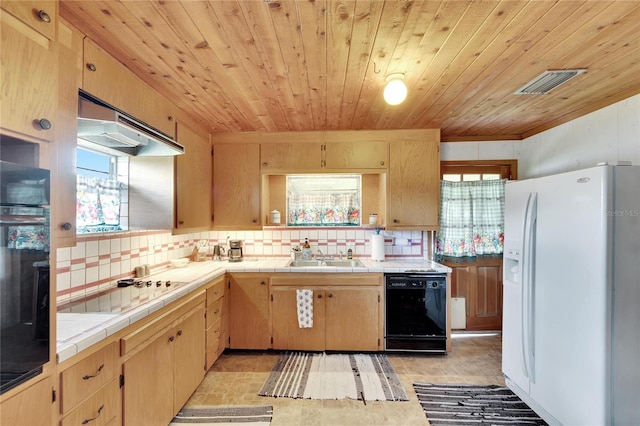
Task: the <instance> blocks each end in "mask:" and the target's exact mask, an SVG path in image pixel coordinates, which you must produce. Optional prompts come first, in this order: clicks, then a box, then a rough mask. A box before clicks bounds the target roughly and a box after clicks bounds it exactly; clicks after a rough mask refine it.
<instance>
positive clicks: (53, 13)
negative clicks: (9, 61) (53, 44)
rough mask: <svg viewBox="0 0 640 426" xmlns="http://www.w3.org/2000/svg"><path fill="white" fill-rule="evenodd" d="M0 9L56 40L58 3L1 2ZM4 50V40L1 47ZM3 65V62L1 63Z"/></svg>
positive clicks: (30, 1)
mask: <svg viewBox="0 0 640 426" xmlns="http://www.w3.org/2000/svg"><path fill="white" fill-rule="evenodd" d="M0 7H1V8H2V9H4V10H6V11H7V12H9V13H10V14H12V15H13V16H15V17H16V18H18V19H19V20H20V21H22V22H23V23H25V24H26V25H28V26H29V27H31V28H33V29H34V30H36V31H37V32H39V33H40V34H42V35H43V36H45V37H46V38H48V39H49V40H55V39H56V25H57V22H58V2H57V1H48V0H20V1H3V2H1V3H0ZM2 48H3V49H4V48H5V46H4V40H3V46H2ZM2 64H3V65H4V62H3V63H2Z"/></svg>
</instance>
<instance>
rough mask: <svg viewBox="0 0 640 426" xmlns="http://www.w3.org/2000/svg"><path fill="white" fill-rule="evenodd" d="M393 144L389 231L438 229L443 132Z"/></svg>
mask: <svg viewBox="0 0 640 426" xmlns="http://www.w3.org/2000/svg"><path fill="white" fill-rule="evenodd" d="M433 133H434V135H432V137H427V138H425V139H421V140H417V139H416V140H397V141H393V142H391V143H390V144H389V183H388V189H387V228H388V229H424V230H430V229H437V228H438V226H439V219H438V217H439V213H440V141H439V132H435V131H434V132H433Z"/></svg>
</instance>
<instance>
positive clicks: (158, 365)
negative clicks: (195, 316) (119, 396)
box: [122, 330, 175, 426]
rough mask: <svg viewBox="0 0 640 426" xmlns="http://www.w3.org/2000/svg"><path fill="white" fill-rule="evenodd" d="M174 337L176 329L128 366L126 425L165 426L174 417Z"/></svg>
mask: <svg viewBox="0 0 640 426" xmlns="http://www.w3.org/2000/svg"><path fill="white" fill-rule="evenodd" d="M172 336H173V340H175V334H174V330H170V331H168V332H167V333H164V334H163V335H161V336H160V337H159V338H158V339H156V340H155V341H154V342H153V343H151V344H149V345H148V346H147V347H145V348H144V349H143V350H141V351H140V352H138V353H137V354H136V355H134V356H133V357H131V358H130V359H129V360H127V361H126V362H125V363H124V365H123V373H124V378H125V383H124V394H123V400H122V404H123V413H124V424H125V425H131V426H132V425H135V426H138V425H150V426H151V425H161V424H162V425H165V424H169V422H170V421H171V419H172V418H173V347H174V345H173V342H172V340H171V337H172Z"/></svg>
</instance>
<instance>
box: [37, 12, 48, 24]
mask: <svg viewBox="0 0 640 426" xmlns="http://www.w3.org/2000/svg"><path fill="white" fill-rule="evenodd" d="M38 19H40V21H42V22H44V23H45V24H50V23H51V16H49V14H48V13H47V12H46V11H44V10H42V9H40V10H39V11H38Z"/></svg>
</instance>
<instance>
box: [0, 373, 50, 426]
mask: <svg viewBox="0 0 640 426" xmlns="http://www.w3.org/2000/svg"><path fill="white" fill-rule="evenodd" d="M52 392H53V383H52V378H51V377H47V378H45V379H43V380H41V381H39V382H38V383H36V384H35V385H33V386H31V387H29V388H27V389H25V390H24V391H22V392H20V393H19V394H17V395H15V396H14V397H11V398H10V399H8V400H6V401H4V402H3V403H2V405H0V424H1V425H52V424H54V423H53V403H52V397H51V396H52Z"/></svg>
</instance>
